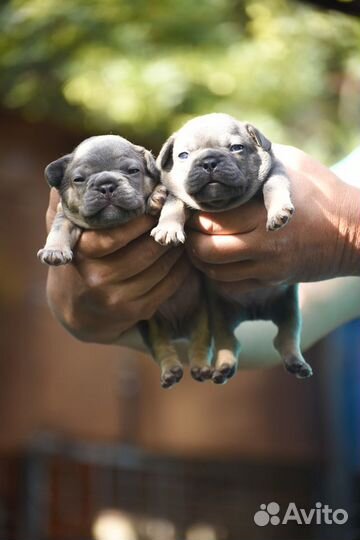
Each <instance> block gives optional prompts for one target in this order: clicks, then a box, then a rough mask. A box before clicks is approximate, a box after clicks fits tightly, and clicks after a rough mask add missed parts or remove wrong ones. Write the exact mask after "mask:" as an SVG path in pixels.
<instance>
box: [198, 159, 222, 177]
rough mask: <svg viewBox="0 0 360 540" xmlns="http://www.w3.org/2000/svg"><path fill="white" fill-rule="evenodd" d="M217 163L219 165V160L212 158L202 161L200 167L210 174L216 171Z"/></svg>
mask: <svg viewBox="0 0 360 540" xmlns="http://www.w3.org/2000/svg"><path fill="white" fill-rule="evenodd" d="M218 163H219V160H218V159H216V158H213V157H212V158H205V159H203V160H202V162H201V166H202V168H203V169H205V171H207V172H209V173H210V172H211V171H213V170H214V169H216V166H217V165H218Z"/></svg>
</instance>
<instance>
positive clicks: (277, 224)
mask: <svg viewBox="0 0 360 540" xmlns="http://www.w3.org/2000/svg"><path fill="white" fill-rule="evenodd" d="M294 212H295V208H294V206H293V205H292V204H288V205H287V206H283V207H282V208H280V209H279V210H278V211H277V212H276V213H275V214H270V215H269V216H268V220H267V223H266V229H267V230H268V231H277V230H278V229H281V228H282V227H284V226H285V225H286V224H287V223H289V221H290V219H291V218H292V215H293V213H294Z"/></svg>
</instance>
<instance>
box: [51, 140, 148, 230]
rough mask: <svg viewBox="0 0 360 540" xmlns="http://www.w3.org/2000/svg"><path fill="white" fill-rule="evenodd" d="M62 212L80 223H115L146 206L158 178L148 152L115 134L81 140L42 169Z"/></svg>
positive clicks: (96, 225)
mask: <svg viewBox="0 0 360 540" xmlns="http://www.w3.org/2000/svg"><path fill="white" fill-rule="evenodd" d="M45 176H46V178H47V180H48V183H49V184H50V186H53V187H56V188H57V189H58V191H59V193H60V196H61V201H62V206H63V210H64V213H65V215H66V217H68V218H69V219H70V220H71V221H72V222H74V223H76V224H77V225H79V226H80V227H84V228H90V229H99V228H107V227H114V226H116V225H118V224H120V223H124V222H126V221H129V220H130V219H132V218H133V217H135V216H137V215H141V214H143V213H144V211H145V204H146V200H147V198H148V196H149V195H150V194H151V192H152V190H153V188H154V186H155V184H156V183H157V181H158V171H157V169H156V165H155V161H154V158H153V157H152V155H151V153H150V152H148V151H147V150H145V149H144V148H142V147H140V146H135V145H133V144H131V143H130V142H129V141H127V140H126V139H124V138H122V137H120V136H118V135H100V136H96V137H90V138H89V139H86V140H85V141H83V142H82V143H81V144H79V146H78V147H77V148H76V149H75V150H74V152H73V153H72V154H69V155H67V156H64V157H62V158H60V159H58V160H56V161H54V162H52V163H50V164H49V165H48V166H47V167H46V169H45Z"/></svg>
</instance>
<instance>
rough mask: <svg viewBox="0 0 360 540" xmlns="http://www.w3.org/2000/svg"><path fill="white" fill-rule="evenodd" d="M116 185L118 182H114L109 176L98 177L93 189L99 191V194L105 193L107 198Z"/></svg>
mask: <svg viewBox="0 0 360 540" xmlns="http://www.w3.org/2000/svg"><path fill="white" fill-rule="evenodd" d="M117 186H118V182H116V181H115V180H114V179H113V178H112V177H111V176H109V177H100V178H99V179H97V180H96V181H95V184H94V190H95V191H98V192H99V193H101V195H105V196H106V197H107V198H109V199H110V198H111V197H112V195H113V193H114V191H115V190H116V188H117Z"/></svg>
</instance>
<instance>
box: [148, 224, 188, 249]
mask: <svg viewBox="0 0 360 540" xmlns="http://www.w3.org/2000/svg"><path fill="white" fill-rule="evenodd" d="M150 235H151V236H152V237H153V238H154V240H155V241H156V242H157V243H158V244H161V245H162V246H168V245H174V246H176V245H178V244H184V242H185V231H184V229H183V227H182V226H181V225H179V224H178V223H169V224H168V225H166V226H164V225H158V226H157V227H155V228H154V229H153V230H152V231H151V233H150Z"/></svg>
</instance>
